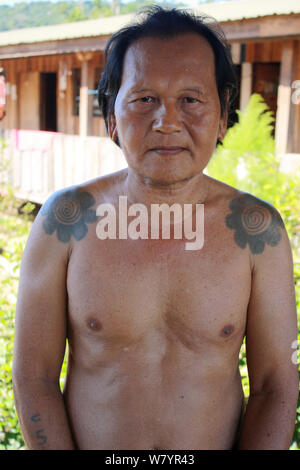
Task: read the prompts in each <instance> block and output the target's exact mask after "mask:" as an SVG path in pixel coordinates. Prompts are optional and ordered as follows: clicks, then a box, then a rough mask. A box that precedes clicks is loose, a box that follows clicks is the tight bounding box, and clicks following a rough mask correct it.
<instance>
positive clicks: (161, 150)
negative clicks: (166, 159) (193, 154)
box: [151, 146, 186, 156]
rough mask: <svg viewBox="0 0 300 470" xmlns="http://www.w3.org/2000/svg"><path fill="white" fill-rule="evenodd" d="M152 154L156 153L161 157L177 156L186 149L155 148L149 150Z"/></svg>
mask: <svg viewBox="0 0 300 470" xmlns="http://www.w3.org/2000/svg"><path fill="white" fill-rule="evenodd" d="M151 150H152V151H153V152H156V153H158V155H161V156H168V155H170V156H171V155H177V154H179V153H181V152H184V151H185V150H186V149H185V148H184V147H171V146H170V147H156V148H153V149H151Z"/></svg>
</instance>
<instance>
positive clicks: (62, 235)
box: [41, 187, 97, 243]
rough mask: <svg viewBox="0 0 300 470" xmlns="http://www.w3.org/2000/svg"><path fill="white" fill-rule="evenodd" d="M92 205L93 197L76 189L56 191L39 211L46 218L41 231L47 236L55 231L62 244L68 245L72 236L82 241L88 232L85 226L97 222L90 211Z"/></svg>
mask: <svg viewBox="0 0 300 470" xmlns="http://www.w3.org/2000/svg"><path fill="white" fill-rule="evenodd" d="M94 204H95V199H94V197H93V196H92V195H91V194H90V193H89V192H87V191H82V190H80V189H79V188H77V187H71V188H69V189H67V190H64V189H63V190H61V191H58V192H57V193H55V194H53V196H51V197H50V198H49V199H48V201H47V202H46V203H45V204H44V205H43V207H42V209H41V214H42V215H45V216H46V218H45V219H44V220H43V229H44V230H45V232H46V233H47V234H48V235H51V234H52V233H54V232H55V231H56V234H57V238H58V240H59V241H61V242H63V243H68V242H69V241H70V238H71V237H72V236H73V237H74V238H75V240H77V241H79V240H82V239H83V238H84V237H85V235H86V234H87V232H88V228H87V224H90V223H93V222H96V220H97V216H96V211H95V210H94V209H91V207H92V206H93V205H94Z"/></svg>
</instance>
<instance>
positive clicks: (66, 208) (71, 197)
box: [39, 170, 125, 243]
mask: <svg viewBox="0 0 300 470" xmlns="http://www.w3.org/2000/svg"><path fill="white" fill-rule="evenodd" d="M124 177H125V170H121V171H119V172H116V173H112V174H109V175H104V176H101V177H98V178H95V179H92V180H89V181H86V182H84V183H80V184H76V185H72V186H68V187H66V188H62V189H59V190H57V191H55V192H54V193H53V194H51V196H50V197H48V199H47V200H46V201H45V203H44V204H43V206H42V207H41V210H40V213H39V219H41V220H40V224H41V226H42V228H43V230H44V232H45V233H46V234H48V235H52V234H53V233H55V232H56V234H57V239H58V240H59V241H61V242H64V243H68V242H69V241H70V240H71V238H72V237H74V239H75V240H77V241H79V240H81V239H82V238H84V236H85V235H86V233H87V231H88V224H91V223H94V222H96V220H97V217H96V207H97V205H98V204H99V203H102V202H105V201H107V200H110V199H111V198H113V197H114V194H116V193H117V192H118V187H119V186H120V183H121V181H122V180H123V179H124Z"/></svg>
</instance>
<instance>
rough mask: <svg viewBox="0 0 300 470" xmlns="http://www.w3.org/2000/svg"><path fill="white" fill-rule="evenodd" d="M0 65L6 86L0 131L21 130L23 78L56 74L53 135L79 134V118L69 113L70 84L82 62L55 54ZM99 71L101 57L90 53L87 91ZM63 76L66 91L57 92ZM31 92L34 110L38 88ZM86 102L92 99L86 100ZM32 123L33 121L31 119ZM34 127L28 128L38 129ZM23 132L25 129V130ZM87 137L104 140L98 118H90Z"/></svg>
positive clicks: (10, 60) (66, 55)
mask: <svg viewBox="0 0 300 470" xmlns="http://www.w3.org/2000/svg"><path fill="white" fill-rule="evenodd" d="M0 65H1V66H2V67H3V68H4V69H5V70H6V81H7V83H9V93H8V96H7V111H8V112H7V116H6V118H5V120H3V121H1V122H0V129H1V128H2V129H18V128H24V126H22V122H20V121H21V120H20V106H21V105H20V102H21V96H22V87H23V86H24V85H23V81H24V77H25V76H26V75H25V74H29V73H34V72H38V73H56V74H57V84H58V86H57V131H58V132H63V133H66V134H78V133H79V116H76V115H74V112H73V99H74V96H73V95H74V90H73V80H72V70H73V69H76V68H77V69H81V65H82V62H81V61H80V59H79V58H78V55H77V54H76V53H73V54H59V55H50V56H37V57H26V58H18V59H5V60H1V61H0ZM102 67H103V53H102V52H94V53H93V54H92V57H91V60H89V62H88V85H89V89H91V88H93V87H94V75H95V70H96V69H99V68H100V69H101V68H102ZM63 72H65V75H66V76H65V79H66V88H65V89H64V90H63V91H61V90H60V77H61V75H62V73H63ZM32 86H33V87H34V88H35V92H34V98H33V100H34V101H33V103H32V106H33V107H34V108H35V116H36V109H37V107H38V106H39V103H38V100H39V92H40V90H39V85H38V84H37V83H32ZM88 99H89V102H91V101H92V99H93V98H92V96H89V98H88ZM35 120H36V117H35ZM35 126H36V127H29V128H32V129H33V128H35V129H39V128H40V127H39V125H37V124H36V122H35ZM25 128H27V127H25ZM89 135H94V136H103V137H104V136H106V130H105V125H104V121H103V119H102V118H101V117H98V116H91V123H90V132H89Z"/></svg>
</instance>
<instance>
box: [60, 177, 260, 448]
mask: <svg viewBox="0 0 300 470" xmlns="http://www.w3.org/2000/svg"><path fill="white" fill-rule="evenodd" d="M110 178H111V181H110V180H109V179H108V180H107V181H106V183H105V188H106V189H105V190H103V192H102V193H100V192H99V185H97V184H91V185H89V186H87V187H86V188H85V190H86V191H88V192H90V193H91V194H92V195H93V196H94V198H95V200H96V205H98V204H100V203H101V202H106V203H107V202H109V203H112V204H116V201H117V197H118V196H119V195H120V194H121V193H120V188H121V185H120V184H119V182H118V178H116V179H115V180H114V178H112V177H110ZM103 186H104V185H103ZM210 194H214V196H213V197H212V196H210V197H209V198H208V202H207V204H205V205H204V214H205V219H204V245H203V248H202V249H201V250H192V251H188V250H186V249H185V241H184V240H174V239H171V240H162V239H160V240H151V239H148V240H131V239H129V238H128V239H124V240H118V239H115V240H111V239H107V240H99V239H98V238H97V236H96V225H95V224H91V225H89V229H88V233H87V234H86V236H85V237H84V238H83V239H82V240H80V241H79V242H74V243H73V244H72V252H71V255H70V259H69V264H68V274H67V291H68V339H69V366H68V375H67V380H66V384H65V390H64V394H65V400H66V405H67V409H68V413H69V418H70V424H71V427H72V431H73V433H74V438H75V441H76V444H77V446H78V447H79V448H81V449H87V448H90V449H91V448H92V449H153V448H158V449H222V448H231V447H232V445H233V443H234V440H235V437H236V432H237V428H238V424H239V420H240V416H241V409H242V405H243V393H242V388H241V380H240V375H239V369H238V358H239V350H240V346H241V343H242V340H243V337H244V334H245V328H246V315H247V305H248V302H249V297H250V290H251V263H250V257H249V251H248V249H244V250H243V249H241V248H240V247H238V246H237V245H236V243H235V242H234V237H233V232H232V230H229V229H228V228H227V227H226V224H225V218H226V215H228V214H229V213H230V209H229V203H230V202H231V200H232V199H234V198H235V197H237V196H238V192H237V191H235V190H233V189H232V188H229V187H227V186H225V185H222V184H220V183H218V182H215V181H214V180H211V181H210Z"/></svg>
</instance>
